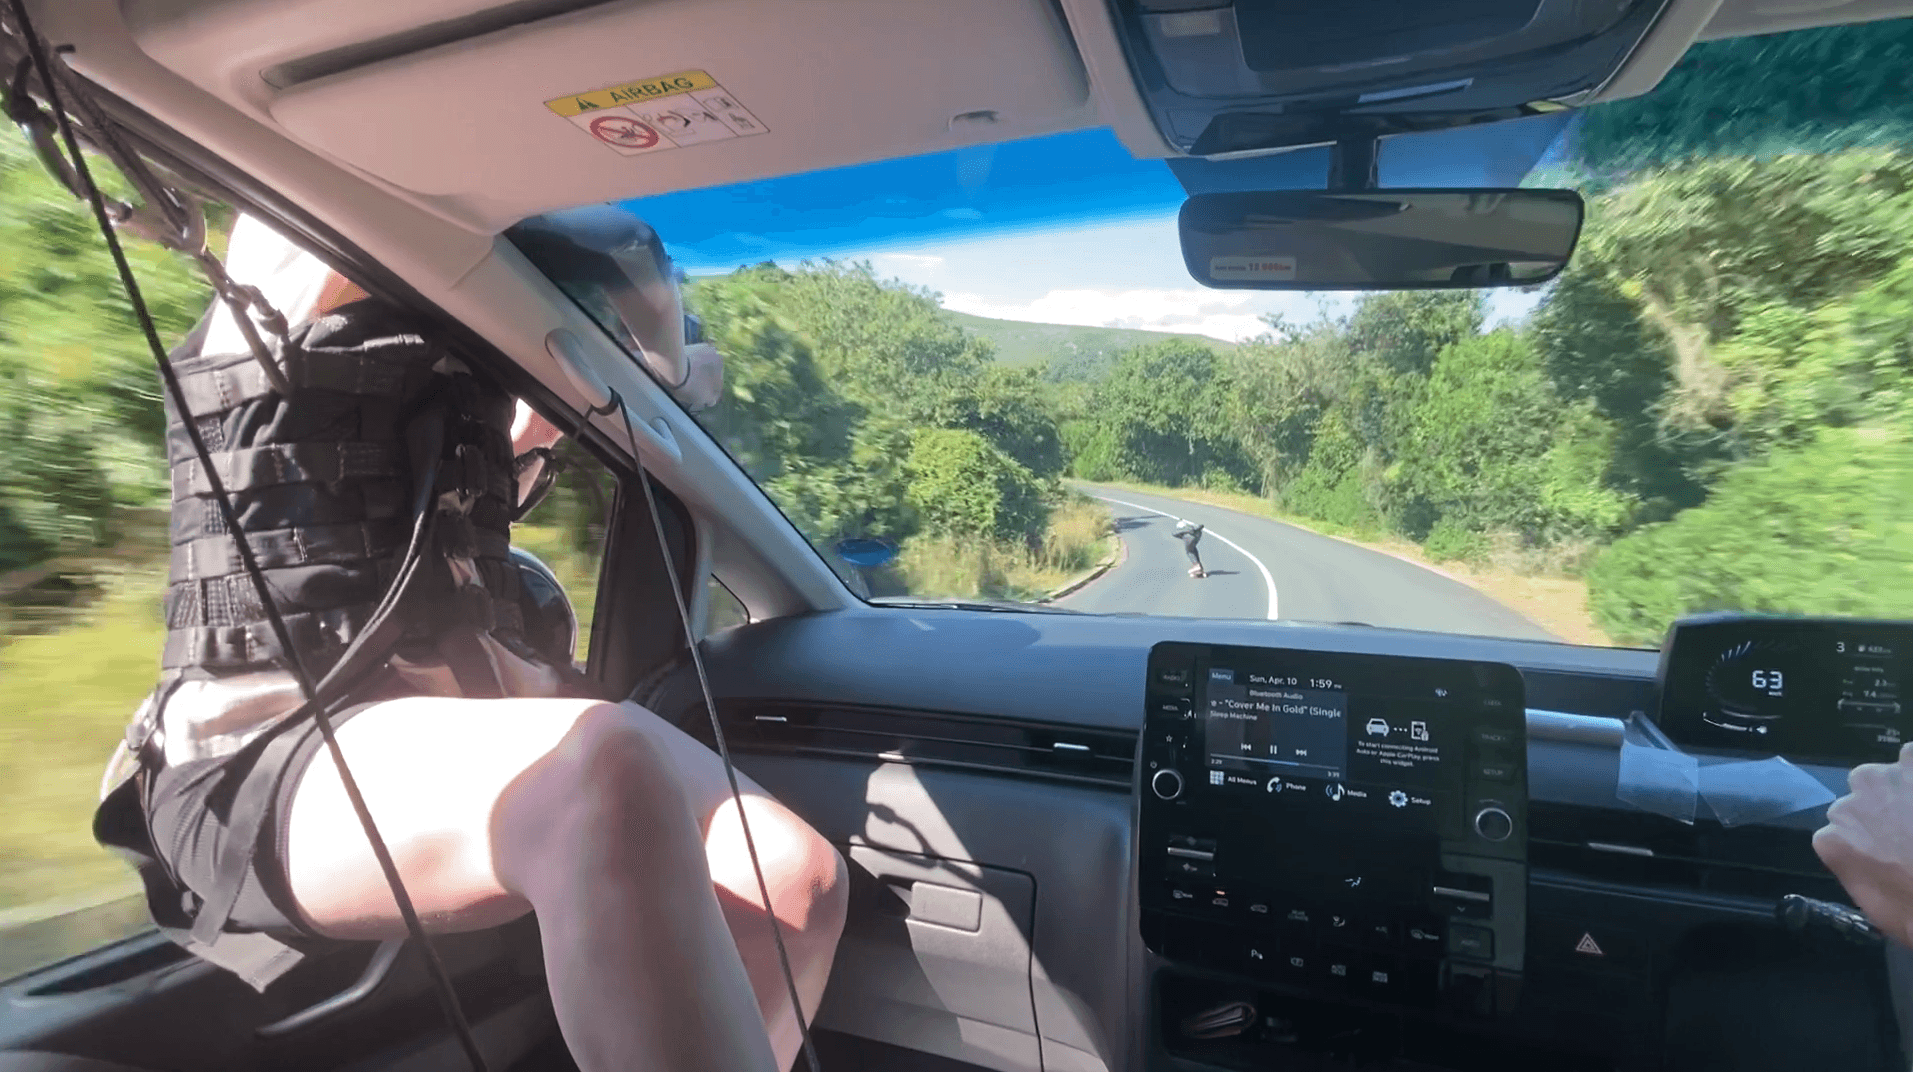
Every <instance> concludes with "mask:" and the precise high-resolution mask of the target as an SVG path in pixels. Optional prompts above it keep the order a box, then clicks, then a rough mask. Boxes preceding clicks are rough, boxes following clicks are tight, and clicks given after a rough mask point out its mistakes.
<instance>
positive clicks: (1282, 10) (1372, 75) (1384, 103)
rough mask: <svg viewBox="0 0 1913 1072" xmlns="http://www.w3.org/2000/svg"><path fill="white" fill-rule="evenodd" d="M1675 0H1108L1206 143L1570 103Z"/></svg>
mask: <svg viewBox="0 0 1913 1072" xmlns="http://www.w3.org/2000/svg"><path fill="white" fill-rule="evenodd" d="M1670 2H1671V0H1442V2H1440V3H1428V2H1426V0H1343V2H1341V3H1337V4H1329V5H1324V4H1320V3H1316V2H1313V0H1233V2H1217V0H1109V3H1110V6H1111V12H1112V15H1113V17H1114V20H1115V22H1116V25H1117V31H1118V35H1119V36H1120V37H1121V39H1122V44H1123V48H1124V50H1125V52H1126V53H1127V55H1128V59H1129V62H1130V65H1131V67H1132V69H1133V70H1134V71H1135V72H1136V76H1137V81H1138V85H1139V88H1140V90H1141V92H1142V95H1143V98H1144V100H1145V102H1146V104H1147V107H1148V109H1149V111H1150V114H1151V117H1152V118H1153V119H1154V120H1155V122H1156V125H1157V127H1158V128H1159V130H1160V131H1161V133H1162V135H1163V137H1164V138H1165V139H1166V140H1167V141H1168V142H1169V143H1170V144H1171V145H1173V146H1175V147H1176V148H1177V149H1180V150H1181V151H1182V152H1184V153H1187V154H1190V155H1193V156H1204V157H1215V156H1229V155H1233V154H1247V153H1260V152H1267V151H1271V150H1278V149H1284V148H1292V147H1296V146H1306V145H1322V144H1328V143H1332V142H1335V141H1339V140H1345V139H1353V138H1369V137H1388V136H1391V135H1400V134H1410V133H1417V132H1426V131H1437V130H1448V129H1451V128H1455V127H1463V126H1470V125H1474V124H1479V123H1488V122H1499V121H1503V120H1509V119H1519V118H1523V117H1528V116H1535V115H1545V114H1549V113H1554V112H1559V111H1562V110H1564V109H1568V108H1573V107H1576V106H1578V105H1581V104H1583V103H1587V102H1588V101H1589V100H1591V99H1592V98H1593V96H1594V95H1595V94H1596V93H1597V92H1598V91H1599V90H1600V89H1601V87H1602V86H1603V85H1604V84H1606V83H1607V82H1608V81H1609V80H1610V79H1611V78H1613V76H1614V75H1615V73H1616V72H1617V71H1619V70H1620V69H1621V68H1622V66H1623V64H1625V63H1626V62H1627V60H1628V58H1629V56H1630V55H1631V54H1632V53H1633V52H1634V50H1635V48H1636V47H1637V46H1638V45H1639V44H1640V43H1641V41H1642V39H1643V38H1644V37H1645V36H1646V35H1647V33H1648V32H1649V30H1650V29H1651V28H1652V27H1653V26H1654V24H1655V21H1656V19H1657V18H1658V17H1659V16H1660V15H1661V13H1662V11H1663V9H1664V8H1666V7H1667V6H1668V4H1669V3H1670ZM1383 166H1384V167H1386V166H1387V165H1386V163H1384V165H1383Z"/></svg>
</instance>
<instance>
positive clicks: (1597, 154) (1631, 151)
mask: <svg viewBox="0 0 1913 1072" xmlns="http://www.w3.org/2000/svg"><path fill="white" fill-rule="evenodd" d="M1909 133H1913V20H1908V19H1894V20H1889V21H1883V22H1872V23H1862V24H1857V25H1848V26H1828V27H1822V28H1819V29H1813V30H1800V31H1795V32H1792V33H1779V34H1766V35H1762V36H1758V37H1739V38H1732V39H1729V40H1724V41H1703V42H1701V43H1699V44H1697V45H1695V46H1694V47H1693V48H1691V49H1689V50H1688V52H1687V54H1686V55H1685V56H1683V57H1681V61H1680V62H1679V63H1677V64H1675V66H1674V69H1673V70H1671V71H1669V72H1668V73H1667V77H1666V78H1665V79H1663V80H1662V81H1661V84H1660V85H1659V86H1658V87H1657V88H1656V89H1655V90H1654V92H1652V93H1648V94H1646V95H1644V96H1640V97H1634V98H1631V99H1628V100H1623V101H1615V102H1612V103H1609V104H1602V105H1597V106H1595V107H1593V108H1590V109H1588V110H1587V112H1586V113H1584V118H1583V121H1582V123H1581V125H1580V128H1579V131H1578V137H1577V139H1576V140H1577V143H1578V144H1577V148H1578V150H1579V155H1580V156H1581V157H1582V159H1583V160H1585V161H1586V162H1587V164H1588V165H1589V166H1590V167H1592V168H1593V169H1594V170H1596V171H1597V172H1599V173H1603V174H1609V173H1613V172H1617V171H1624V170H1628V169H1632V168H1638V167H1642V166H1648V165H1655V164H1662V163H1667V162H1670V161H1676V160H1681V159H1685V158H1689V157H1714V156H1754V155H1771V154H1776V153H1784V152H1826V151H1830V150H1836V149H1842V148H1848V147H1851V146H1854V145H1863V144H1881V143H1886V142H1905V141H1906V140H1907V136H1908V135H1909Z"/></svg>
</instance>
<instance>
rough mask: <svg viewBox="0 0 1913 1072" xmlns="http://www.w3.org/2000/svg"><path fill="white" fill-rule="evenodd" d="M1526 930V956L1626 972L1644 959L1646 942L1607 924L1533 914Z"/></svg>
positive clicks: (1642, 964)
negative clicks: (1527, 930)
mask: <svg viewBox="0 0 1913 1072" xmlns="http://www.w3.org/2000/svg"><path fill="white" fill-rule="evenodd" d="M1528 933H1529V937H1528V942H1529V946H1528V949H1529V955H1530V956H1532V957H1537V958H1542V959H1546V960H1550V961H1554V962H1556V963H1563V964H1574V965H1577V966H1579V967H1583V968H1593V969H1608V970H1621V971H1627V970H1632V969H1636V968H1640V967H1642V966H1644V965H1645V963H1646V961H1647V947H1646V944H1645V943H1643V942H1642V941H1641V939H1640V938H1639V937H1638V936H1637V935H1635V934H1634V933H1633V932H1631V931H1628V930H1624V929H1622V928H1620V927H1616V926H1614V925H1613V924H1611V923H1606V922H1601V921H1593V922H1585V921H1580V920H1573V919H1566V918H1563V917H1559V916H1535V917H1534V918H1533V920H1532V921H1531V922H1530V923H1529V932H1528Z"/></svg>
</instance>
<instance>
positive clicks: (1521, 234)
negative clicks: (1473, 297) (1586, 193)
mask: <svg viewBox="0 0 1913 1072" xmlns="http://www.w3.org/2000/svg"><path fill="white" fill-rule="evenodd" d="M1582 211H1583V205H1582V202H1581V195H1580V194H1578V193H1575V192H1574V191H1573V190H1523V189H1512V190H1348V191H1324V190H1272V191H1263V192H1257V193H1227V194H1198V195H1197V196H1195V197H1191V198H1190V199H1189V200H1188V201H1187V202H1185V203H1184V204H1183V206H1182V213H1181V217H1180V219H1179V220H1178V224H1179V226H1180V229H1181V231H1182V257H1183V260H1184V261H1185V262H1186V263H1187V264H1188V266H1189V274H1190V275H1192V276H1194V277H1195V278H1196V281H1197V282H1199V283H1201V284H1202V285H1203V286H1206V287H1217V288H1221V289H1231V290H1396V289H1435V288H1455V287H1510V286H1513V287H1518V286H1530V285H1533V284H1535V283H1545V282H1547V281H1548V280H1550V279H1553V278H1554V277H1555V276H1556V275H1558V274H1559V273H1560V271H1561V269H1562V268H1564V267H1566V266H1567V263H1568V256H1569V255H1570V254H1572V253H1573V252H1574V242H1575V239H1576V238H1578V237H1580V234H1581V218H1582Z"/></svg>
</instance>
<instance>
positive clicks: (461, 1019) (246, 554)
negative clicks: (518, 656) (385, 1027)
mask: <svg viewBox="0 0 1913 1072" xmlns="http://www.w3.org/2000/svg"><path fill="white" fill-rule="evenodd" d="M10 2H11V6H12V8H13V17H14V19H15V21H16V22H18V24H19V27H20V35H21V36H22V37H23V38H25V39H26V46H27V49H28V51H29V53H30V55H31V56H32V58H33V64H34V67H35V68H36V69H37V70H38V71H39V73H40V81H41V83H42V85H43V86H44V88H45V89H46V94H47V106H48V109H49V110H50V111H52V113H53V119H54V122H55V123H57V124H58V125H59V128H60V137H61V140H63V141H64V142H65V143H66V151H67V155H68V157H69V161H70V163H71V165H72V167H73V170H74V173H75V174H76V175H77V176H78V178H79V180H80V185H81V187H82V188H83V191H84V193H85V195H86V200H87V203H88V204H89V205H91V206H92V209H93V216H94V219H95V221H96V222H97V223H98V224H99V227H100V233H101V235H103V236H104V237H105V239H106V246H107V250H108V251H109V252H110V253H111V254H112V256H113V264H114V267H115V268H117V269H118V271H119V276H120V283H121V285H122V286H124V287H125V288H126V295H127V299H128V301H130V302H131V303H132V306H133V316H134V318H135V319H137V320H138V321H139V324H140V330H141V331H142V332H143V333H144V334H145V336H146V342H147V345H149V346H150V347H151V348H152V350H153V357H154V359H155V360H156V361H157V362H158V364H159V371H160V377H161V378H162V379H163V380H165V381H166V390H167V393H169V394H170V395H171V396H172V399H173V405H174V406H175V407H176V408H177V409H178V411H179V416H180V423H181V424H182V425H183V426H184V428H185V430H186V435H187V438H188V439H189V440H191V442H192V445H193V453H194V455H195V456H196V457H197V459H198V461H199V464H200V466H201V468H203V469H204V470H205V472H206V482H207V483H208V484H209V485H210V486H211V487H212V492H213V499H214V501H215V503H216V504H217V506H218V509H219V514H220V519H221V520H222V521H223V522H224V523H225V525H226V530H227V531H228V532H229V533H230V534H231V535H232V538H233V546H234V547H235V548H236V549H237V550H238V552H239V561H240V564H241V566H243V567H244V569H245V571H246V576H247V577H248V578H249V579H250V580H251V581H252V586H253V590H254V591H255V592H256V593H257V594H258V596H259V602H260V605H261V606H262V607H263V608H264V610H265V613H266V620H267V622H268V624H269V625H270V626H271V628H272V632H273V637H274V638H275V639H276V640H277V641H278V642H279V646H280V648H281V650H283V651H284V652H285V654H286V661H287V662H288V663H289V664H290V665H289V669H290V670H291V671H292V675H293V678H294V679H295V680H296V681H297V682H298V684H299V691H300V693H301V694H302V695H303V696H304V697H305V699H306V702H307V703H311V702H312V701H313V699H314V696H315V691H314V689H313V685H312V677H311V674H310V673H309V672H308V671H307V670H306V667H305V663H304V661H303V660H302V659H300V657H299V651H298V648H296V647H295V646H294V645H293V643H292V635H291V633H290V632H289V631H288V630H287V629H286V623H285V619H283V618H282V617H280V615H279V610H278V607H277V606H276V605H275V604H274V603H273V599H272V592H271V589H270V587H269V586H268V585H267V584H266V577H265V573H264V572H262V571H261V570H260V568H259V562H258V560H257V559H256V558H254V557H253V553H252V547H251V545H250V544H249V543H248V542H247V540H246V537H245V532H244V530H243V529H242V528H241V527H240V525H239V519H238V516H237V515H236V514H235V512H234V510H233V506H232V499H231V497H230V496H229V495H228V493H227V491H226V486H225V482H224V481H223V480H221V479H220V477H219V470H218V467H217V466H216V465H214V464H213V459H212V453H211V452H210V451H209V450H208V449H207V448H206V441H205V439H204V437H202V436H201V435H200V432H199V424H198V422H197V421H195V420H194V419H193V416H192V411H191V409H190V408H189V407H188V406H187V404H186V396H185V393H184V392H183V391H182V390H181V389H180V385H179V377H178V375H177V374H176V373H175V372H174V371H173V365H172V361H171V360H170V359H169V358H168V357H167V356H166V347H165V346H164V345H162V344H161V343H160V341H159V330H158V328H156V327H155V326H154V324H153V318H152V314H151V313H150V311H149V310H148V309H147V308H146V300H145V298H144V297H143V296H142V295H141V293H140V289H139V281H138V280H137V279H135V278H134V276H133V269H132V266H131V265H130V264H129V263H127V260H126V251H125V250H124V249H122V248H121V247H120V242H119V235H118V234H117V233H116V232H115V230H114V227H113V221H112V217H111V216H110V215H109V214H108V213H107V210H106V201H105V198H104V197H103V196H102V195H101V193H100V189H99V186H98V184H97V183H95V182H94V181H93V173H92V169H91V168H90V167H88V166H87V163H86V157H85V155H84V154H83V153H82V152H81V151H80V143H79V139H78V137H76V136H75V134H74V133H73V124H72V122H71V120H70V119H69V117H68V115H67V112H66V109H65V108H64V107H62V106H61V103H60V90H59V86H58V83H57V81H56V79H55V77H54V72H53V65H52V63H51V62H50V61H49V60H48V58H47V54H46V49H45V48H44V46H43V44H42V42H41V41H40V37H39V35H38V34H36V33H35V32H34V30H33V22H32V20H31V18H29V17H28V15H27V10H26V4H25V0H10ZM312 714H313V718H314V720H315V721H317V723H318V725H319V733H320V735H321V736H322V737H324V738H325V744H326V748H327V750H328V751H330V752H331V754H332V761H333V763H334V764H335V765H336V766H337V767H338V770H339V779H340V781H341V782H342V783H343V784H344V786H345V791H346V795H347V797H349V798H350V799H351V801H352V810H353V811H354V812H356V813H357V814H358V818H359V823H360V825H361V826H363V827H364V828H365V833H366V837H367V838H368V839H369V840H370V841H371V843H372V852H373V855H374V856H376V857H377V858H378V861H379V867H380V869H381V870H382V871H384V873H385V880H386V883H387V884H388V885H390V886H391V888H392V896H393V899H394V900H395V901H396V902H397V903H398V908H399V915H400V916H401V917H403V918H404V920H405V927H406V930H407V932H408V933H409V934H410V935H411V936H412V938H414V939H415V940H416V941H417V943H418V945H419V947H420V950H421V952H423V953H424V955H425V959H426V963H427V965H428V967H429V968H430V970H431V974H432V977H433V981H434V982H435V983H436V984H437V986H436V988H435V989H436V990H437V991H438V996H439V1000H440V1003H441V1004H442V1005H444V1007H445V1014H446V1018H447V1019H448V1020H449V1021H450V1022H451V1026H452V1030H453V1033H454V1034H456V1035H457V1036H458V1040H459V1044H460V1046H461V1047H462V1048H463V1049H464V1050H465V1054H466V1056H467V1057H468V1058H470V1060H471V1063H472V1067H473V1068H474V1069H476V1070H477V1072H487V1068H486V1064H485V1057H484V1054H483V1053H481V1052H480V1051H479V1049H478V1041H477V1039H476V1038H475V1037H474V1036H473V1034H472V1028H471V1025H470V1024H469V1023H468V1022H467V1021H466V1019H465V1014H464V1011H463V1009H461V1008H460V1006H459V1002H458V993H457V991H456V990H455V989H454V988H453V987H452V981H451V977H450V976H449V975H448V974H447V973H446V971H445V965H444V964H443V963H442V962H441V961H440V960H439V958H438V954H437V951H436V950H434V949H433V948H432V945H431V942H430V941H429V940H427V938H426V935H425V926H424V924H423V923H422V922H420V920H419V918H418V912H417V910H416V909H415V908H414V907H413V905H412V898H411V897H410V895H409V894H407V893H406V890H405V884H404V882H403V880H401V878H400V877H399V873H398V866H397V865H396V864H395V863H394V862H393V860H392V854H391V852H390V850H389V849H388V848H387V847H386V844H385V839H384V838H382V837H380V836H379V833H378V828H377V826H376V825H375V824H374V823H373V821H372V812H371V810H370V809H369V808H367V807H366V804H365V798H364V796H363V795H361V794H360V792H359V787H358V784H357V782H356V781H355V780H354V779H353V778H352V774H351V772H350V771H349V770H348V769H347V767H346V763H345V754H344V753H343V752H342V751H340V749H339V741H338V738H337V737H336V736H335V735H334V733H333V729H332V724H331V720H330V719H329V718H328V717H327V714H326V712H325V710H324V708H323V707H322V706H319V707H315V708H314V709H313V712H312Z"/></svg>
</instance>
